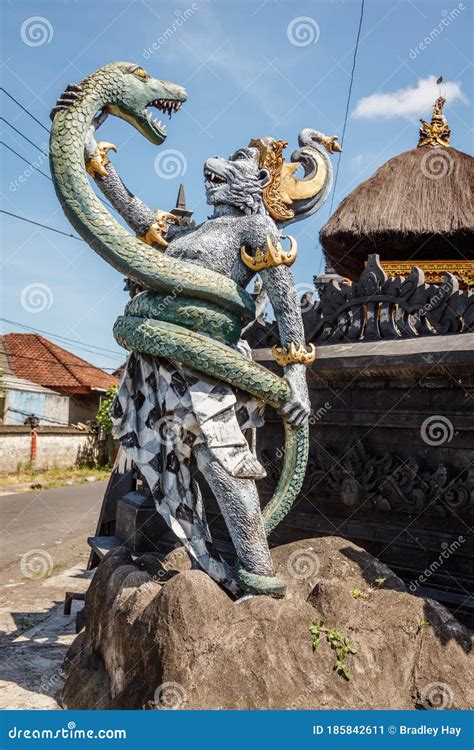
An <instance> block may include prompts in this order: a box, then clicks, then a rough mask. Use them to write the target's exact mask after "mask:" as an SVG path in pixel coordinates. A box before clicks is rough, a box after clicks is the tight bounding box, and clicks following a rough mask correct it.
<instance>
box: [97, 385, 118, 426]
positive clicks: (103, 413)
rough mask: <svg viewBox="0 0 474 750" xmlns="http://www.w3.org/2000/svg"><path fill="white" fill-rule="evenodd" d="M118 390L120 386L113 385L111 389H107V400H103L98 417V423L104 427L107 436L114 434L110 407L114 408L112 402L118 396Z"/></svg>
mask: <svg viewBox="0 0 474 750" xmlns="http://www.w3.org/2000/svg"><path fill="white" fill-rule="evenodd" d="M118 389H119V387H118V385H113V386H112V387H111V388H108V389H107V393H106V395H105V398H104V399H102V403H101V405H100V408H99V411H98V412H97V415H96V421H97V422H98V423H99V425H100V426H101V427H102V429H103V430H104V432H105V434H106V435H111V434H112V419H111V417H110V407H111V406H112V401H113V400H114V398H115V396H116V395H117V392H118Z"/></svg>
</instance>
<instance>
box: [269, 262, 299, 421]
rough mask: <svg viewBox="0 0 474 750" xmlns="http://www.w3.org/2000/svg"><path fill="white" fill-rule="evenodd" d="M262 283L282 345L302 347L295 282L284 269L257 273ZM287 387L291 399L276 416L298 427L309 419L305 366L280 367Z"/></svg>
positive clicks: (288, 271)
mask: <svg viewBox="0 0 474 750" xmlns="http://www.w3.org/2000/svg"><path fill="white" fill-rule="evenodd" d="M260 276H261V278H262V284H263V287H264V289H265V290H266V292H267V294H268V297H269V300H270V303H271V305H272V307H273V311H274V313H275V318H276V321H277V324H278V331H279V334H280V341H281V344H282V346H284V347H289V346H290V344H291V343H293V344H295V345H296V347H299V346H303V347H304V346H305V338H304V329H303V320H302V318H301V305H300V301H299V299H298V294H297V291H296V286H295V282H294V279H293V275H292V273H291V271H290V269H289V268H288V267H287V266H276V267H275V268H269V269H266V270H263V271H260ZM284 372H285V377H286V379H287V380H288V382H289V384H290V387H291V398H290V399H289V400H288V401H287V403H286V404H284V406H282V407H281V409H280V411H279V413H280V414H281V416H282V417H283V418H284V419H285V420H286V421H287V422H289V423H290V424H292V425H294V426H295V427H299V426H300V425H301V424H302V423H303V421H304V420H305V419H306V418H307V417H308V416H309V414H310V411H311V404H310V401H309V394H308V386H307V384H306V365H303V364H299V363H294V364H289V365H286V367H285V368H284Z"/></svg>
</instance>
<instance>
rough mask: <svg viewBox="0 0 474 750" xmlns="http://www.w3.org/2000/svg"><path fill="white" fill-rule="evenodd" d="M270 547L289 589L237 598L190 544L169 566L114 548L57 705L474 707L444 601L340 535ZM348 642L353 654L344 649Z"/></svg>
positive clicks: (90, 596) (466, 665) (468, 646)
mask: <svg viewBox="0 0 474 750" xmlns="http://www.w3.org/2000/svg"><path fill="white" fill-rule="evenodd" d="M272 554H273V559H274V563H275V569H276V571H277V574H278V575H280V576H281V577H283V578H284V579H285V580H286V583H287V596H286V597H285V598H284V599H280V600H277V599H272V598H270V597H266V596H261V597H244V598H243V599H242V600H239V601H233V599H232V598H231V597H229V596H228V594H227V593H226V592H225V591H224V590H222V589H221V588H220V587H219V586H218V585H217V584H216V583H214V581H213V580H212V579H211V578H209V576H207V575H206V574H205V573H203V572H201V571H198V570H191V569H188V568H189V564H188V561H187V559H186V556H185V555H183V554H181V553H177V552H176V553H173V555H172V557H171V558H170V560H168V561H166V560H165V561H164V564H163V567H164V568H165V569H167V571H168V572H167V575H166V576H163V575H161V574H160V571H161V570H162V566H161V565H157V566H156V568H155V567H154V565H153V564H152V561H150V560H149V559H148V558H149V556H147V559H146V560H145V563H144V562H143V561H142V562H140V558H138V560H136V561H135V562H133V560H132V558H131V557H130V555H129V554H128V553H127V552H126V551H124V550H119V551H118V552H111V553H109V554H108V555H107V557H106V558H104V560H103V561H102V562H101V564H100V565H99V568H98V570H97V572H96V574H95V576H94V579H93V581H92V583H91V585H90V588H89V590H88V592H87V595H86V627H85V630H83V632H82V633H81V634H80V635H79V636H78V637H77V639H76V640H75V642H74V644H73V645H72V647H71V649H70V651H69V653H68V656H67V659H66V663H65V667H64V668H65V670H66V672H67V679H66V682H65V685H64V687H63V689H62V693H61V696H60V699H61V702H62V705H63V706H64V707H67V708H69V709H91V708H107V709H117V708H123V709H141V708H151V709H170V708H171V709H174V708H182V709H291V708H293V709H415V708H439V707H441V708H456V709H467V708H472V707H473V706H474V695H473V688H472V681H471V677H470V675H471V674H472V670H473V664H472V641H471V638H470V635H469V631H468V630H467V629H466V628H465V627H464V626H463V625H461V624H460V623H459V622H458V621H457V620H456V619H455V618H454V617H453V616H452V615H451V614H450V613H449V612H448V611H447V610H446V609H445V608H444V607H442V606H441V605H439V604H438V603H436V602H433V601H431V600H429V599H423V598H421V597H415V596H414V595H412V594H410V593H408V592H407V591H406V589H405V586H404V584H403V582H402V581H401V580H400V579H399V578H398V577H397V576H396V575H395V574H394V573H393V572H392V571H391V570H390V569H389V568H387V566H385V565H383V564H382V563H380V561H378V560H377V559H376V558H374V557H373V556H372V555H370V554H369V553H367V552H366V551H365V550H363V549H361V548H360V547H357V546H356V545H354V544H351V543H350V542H348V541H346V540H344V539H340V538H337V537H325V538H318V539H308V540H304V541H299V542H293V543H291V544H287V545H284V546H281V547H278V548H276V549H275V550H273V553H272ZM167 563H168V564H167ZM177 570H178V571H179V570H182V572H176V571H177ZM153 571H155V572H156V571H158V575H153ZM310 628H312V631H313V632H311V631H310ZM336 631H337V632H336ZM316 640H318V641H319V645H317V647H316V649H314V648H313V641H316ZM344 642H345V643H346V645H349V646H350V647H351V649H353V650H354V651H356V653H347V654H346V655H345V658H344V653H342V654H341V648H342V651H344V649H343V647H344ZM334 647H336V648H334ZM338 654H339V656H340V657H342V658H341V661H340V664H339V666H338V665H337V664H336V659H337V656H338ZM345 671H346V675H344V672H345Z"/></svg>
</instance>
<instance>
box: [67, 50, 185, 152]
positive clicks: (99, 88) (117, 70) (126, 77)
mask: <svg viewBox="0 0 474 750" xmlns="http://www.w3.org/2000/svg"><path fill="white" fill-rule="evenodd" d="M81 88H82V89H83V90H84V92H86V93H87V92H93V93H94V94H96V95H98V96H99V97H100V99H101V104H102V105H103V109H104V111H105V112H110V114H113V115H115V116H116V117H120V118H121V119H122V120H126V121H127V122H128V123H130V125H133V127H134V128H136V129H137V130H138V131H139V132H140V133H141V134H142V135H143V136H145V138H147V139H148V140H149V141H151V142H152V143H155V144H158V145H159V144H160V143H163V141H164V140H165V138H166V127H165V125H164V124H163V123H162V122H160V120H158V119H156V118H155V117H154V116H153V114H152V113H151V111H150V108H151V107H155V108H156V109H159V110H161V111H162V112H164V113H166V114H168V115H169V116H170V117H171V114H172V113H173V112H176V111H178V110H179V109H180V107H181V104H182V103H183V102H184V101H186V98H187V93H186V89H184V88H183V87H182V86H178V84H176V83H171V82H170V81H160V80H159V79H158V78H153V77H152V76H151V75H150V74H149V73H147V71H146V70H144V69H143V68H142V67H140V65H137V64H135V63H128V62H115V63H110V64H109V65H104V66H103V67H102V68H99V69H98V70H96V71H95V72H94V73H92V74H91V75H90V76H88V77H87V78H86V79H85V80H84V81H82V82H81Z"/></svg>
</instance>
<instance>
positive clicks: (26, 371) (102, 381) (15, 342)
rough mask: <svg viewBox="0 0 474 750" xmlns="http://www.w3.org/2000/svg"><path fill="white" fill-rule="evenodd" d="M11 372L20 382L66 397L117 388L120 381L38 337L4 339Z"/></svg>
mask: <svg viewBox="0 0 474 750" xmlns="http://www.w3.org/2000/svg"><path fill="white" fill-rule="evenodd" d="M0 339H1V346H0V348H1V349H3V350H4V353H5V356H6V359H7V361H8V364H9V370H10V371H11V373H12V374H13V375H16V376H17V377H19V378H26V379H27V380H31V381H32V382H33V383H39V384H40V385H43V386H47V387H49V388H53V389H54V390H56V391H61V392H62V393H87V392H88V391H89V390H91V389H94V388H99V389H106V388H110V387H111V386H113V385H116V384H117V383H118V382H119V381H118V379H117V378H115V377H113V376H112V375H109V374H108V373H106V372H104V370H101V369H100V368H98V367H94V365H91V364H90V363H89V362H86V360H85V359H81V358H80V357H76V355H75V354H71V352H68V351H66V350H65V349H61V347H60V346H56V345H55V344H52V343H51V341H48V339H45V338H44V337H43V336H39V335H38V334H36V333H8V334H6V335H5V336H1V337H0Z"/></svg>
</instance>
